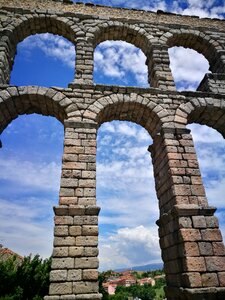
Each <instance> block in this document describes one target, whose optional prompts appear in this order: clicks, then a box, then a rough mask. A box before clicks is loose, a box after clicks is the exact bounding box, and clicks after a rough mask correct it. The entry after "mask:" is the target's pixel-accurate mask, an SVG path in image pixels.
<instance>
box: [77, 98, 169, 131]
mask: <svg viewBox="0 0 225 300" xmlns="http://www.w3.org/2000/svg"><path fill="white" fill-rule="evenodd" d="M83 119H84V121H88V122H90V120H91V121H92V122H94V123H97V124H98V126H101V124H103V123H104V122H108V121H112V120H121V121H131V122H134V123H137V124H139V125H141V126H143V127H144V128H145V129H146V130H147V131H148V132H149V134H150V135H151V136H152V137H154V136H155V135H156V134H157V133H158V132H159V130H160V128H161V127H162V126H167V127H168V126H169V121H170V117H169V114H168V112H167V110H166V109H165V108H163V107H162V106H161V105H160V104H158V103H157V102H154V101H152V100H151V99H147V98H145V97H143V96H140V95H138V94H135V93H133V94H130V95H126V94H125V95H124V94H111V95H110V96H107V97H104V98H101V99H99V100H97V101H95V102H94V103H93V104H92V105H90V106H89V107H88V108H87V110H86V111H85V112H84V114H83Z"/></svg>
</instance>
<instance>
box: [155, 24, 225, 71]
mask: <svg viewBox="0 0 225 300" xmlns="http://www.w3.org/2000/svg"><path fill="white" fill-rule="evenodd" d="M160 42H161V43H163V44H165V43H166V44H167V46H168V47H169V48H170V47H174V46H182V47H184V48H190V49H193V50H195V51H197V52H199V53H201V54H203V55H204V56H205V58H206V59H207V60H208V61H209V64H210V70H211V71H212V72H215V73H220V70H221V69H222V70H223V67H224V62H223V60H222V59H221V56H220V51H221V50H223V46H222V45H221V44H220V43H219V41H217V40H215V39H213V38H212V37H211V36H209V35H207V34H206V33H204V32H200V31H198V30H192V29H182V30H176V31H172V30H169V31H168V32H166V33H165V34H163V35H162V36H161V38H160Z"/></svg>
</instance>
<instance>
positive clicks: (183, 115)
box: [175, 98, 225, 138]
mask: <svg viewBox="0 0 225 300" xmlns="http://www.w3.org/2000/svg"><path fill="white" fill-rule="evenodd" d="M175 122H176V123H179V124H183V125H184V126H186V125H187V124H190V123H199V124H201V125H207V126H209V127H212V128H214V129H216V130H217V131H218V132H219V133H221V134H222V136H223V137H224V138H225V126H224V124H225V105H224V99H213V98H212V99H210V98H201V99H198V98H197V99H191V100H190V101H189V102H187V103H183V104H181V105H180V106H179V108H178V109H177V110H176V115H175Z"/></svg>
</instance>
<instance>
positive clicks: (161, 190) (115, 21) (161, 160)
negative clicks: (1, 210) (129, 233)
mask: <svg viewBox="0 0 225 300" xmlns="http://www.w3.org/2000/svg"><path fill="white" fill-rule="evenodd" d="M0 8H1V14H0V84H1V85H0V131H1V132H2V131H3V130H4V128H5V127H6V126H7V125H8V124H9V123H10V122H11V121H12V120H13V119H14V118H16V117H17V116H18V115H21V114H26V113H34V112H35V113H40V114H43V115H51V116H54V117H56V118H57V119H58V120H60V121H61V122H62V123H63V124H64V128H65V140H64V155H63V164H62V175H61V185H60V193H59V205H58V206H57V207H55V208H54V211H55V230H54V234H55V238H54V247H53V257H52V271H51V275H50V281H51V284H50V290H49V295H46V297H45V299H46V300H62V299H64V300H65V299H68V300H69V299H83V300H85V299H95V300H97V299H100V298H101V295H100V294H99V291H98V270H97V269H98V213H99V210H100V208H99V207H98V206H97V204H96V134H97V129H98V127H99V126H100V125H101V124H102V123H103V122H106V121H110V120H128V121H133V122H136V123H138V124H140V125H142V126H143V127H144V128H146V130H147V131H148V132H149V134H150V135H151V136H152V138H153V144H152V145H151V146H150V147H149V151H150V152H151V156H152V161H153V166H154V175H155V185H156V191H157V196H158V199H159V211H160V218H159V220H158V221H157V224H158V226H159V238H160V247H161V250H162V258H163V261H164V265H165V273H166V281H167V287H166V295H167V299H171V300H172V299H173V300H174V299H191V300H192V299H202V300H203V299H224V298H225V251H224V244H223V242H222V237H221V232H220V230H219V225H218V221H217V218H216V217H215V216H214V213H215V208H214V207H210V206H209V205H208V201H207V197H206V195H205V190H204V186H203V184H202V180H201V174H200V170H199V166H198V161H197V156H196V153H195V147H194V143H193V140H192V135H191V132H190V130H188V129H187V128H186V125H187V124H188V123H192V122H196V123H200V124H207V125H209V126H211V127H213V128H215V129H216V130H218V131H219V132H220V133H222V135H223V136H225V125H224V121H225V21H222V20H216V19H213V20H210V19H204V18H203V19H199V18H196V17H189V16H186V17H185V16H180V15H174V14H167V13H163V12H161V11H159V12H157V13H152V12H146V11H138V10H128V9H119V8H110V7H103V6H93V5H84V4H81V3H80V4H78V3H77V4H72V3H69V1H50V0H42V1H35V0H34V1H30V0H24V1H12V0H7V1H5V0H0ZM43 32H49V33H54V34H58V35H61V36H63V37H65V38H67V39H68V40H70V41H71V42H72V43H74V44H75V45H76V62H75V64H76V76H75V78H74V81H73V82H71V83H70V84H69V87H68V88H67V89H62V88H56V87H54V88H42V87H36V86H32V87H20V86H19V87H16V86H9V85H8V83H9V78H10V71H11V68H12V65H13V60H14V56H15V53H16V45H17V44H18V42H20V41H22V40H23V39H24V38H25V37H27V36H29V35H31V34H35V33H43ZM105 40H123V41H126V42H129V43H132V44H134V45H135V46H137V47H139V48H140V49H142V51H143V52H144V53H145V55H146V57H147V61H146V64H147V65H148V69H149V74H148V77H149V82H150V83H151V88H146V89H143V88H142V89H140V88H133V87H121V86H118V87H117V86H103V85H94V84H93V53H94V50H95V47H96V46H97V45H98V44H99V43H100V42H103V41H105ZM173 46H184V47H188V48H192V49H194V50H196V51H198V52H200V53H202V54H203V55H205V57H206V58H207V59H208V60H209V63H210V70H211V72H212V73H211V74H209V75H207V74H206V76H205V78H204V80H203V81H202V83H201V84H200V86H199V88H198V91H197V92H181V93H180V92H177V91H176V88H175V84H174V81H173V77H172V74H171V71H170V68H169V56H168V48H169V47H173ZM3 146H4V145H3ZM137 202H138V199H137Z"/></svg>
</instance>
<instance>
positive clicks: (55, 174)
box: [0, 158, 61, 191]
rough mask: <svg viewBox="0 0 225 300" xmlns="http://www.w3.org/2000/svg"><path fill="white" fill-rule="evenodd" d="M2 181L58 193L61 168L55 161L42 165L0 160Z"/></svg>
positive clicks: (15, 160)
mask: <svg viewBox="0 0 225 300" xmlns="http://www.w3.org/2000/svg"><path fill="white" fill-rule="evenodd" d="M0 168H1V170H4V171H3V172H1V173H0V179H1V180H6V181H8V182H9V184H11V185H14V189H15V186H22V187H25V188H26V189H27V188H30V189H33V190H37V189H38V190H42V191H58V190H59V186H60V183H59V180H60V172H61V166H60V165H58V164H56V163H55V162H54V161H52V162H50V163H45V162H43V163H41V162H38V163H37V162H35V161H21V160H19V159H16V158H15V159H12V158H11V159H10V158H9V159H5V158H0Z"/></svg>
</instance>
